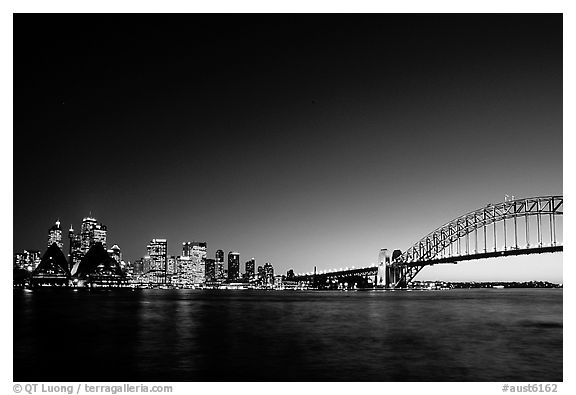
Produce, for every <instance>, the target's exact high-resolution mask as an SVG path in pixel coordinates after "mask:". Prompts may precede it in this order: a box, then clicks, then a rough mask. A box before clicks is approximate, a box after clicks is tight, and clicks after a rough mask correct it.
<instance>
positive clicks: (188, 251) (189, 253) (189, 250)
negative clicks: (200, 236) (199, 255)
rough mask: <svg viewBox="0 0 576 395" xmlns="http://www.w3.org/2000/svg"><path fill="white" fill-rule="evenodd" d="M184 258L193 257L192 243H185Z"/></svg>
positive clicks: (183, 247) (183, 248)
mask: <svg viewBox="0 0 576 395" xmlns="http://www.w3.org/2000/svg"><path fill="white" fill-rule="evenodd" d="M182 256H192V242H190V241H185V242H184V243H182Z"/></svg>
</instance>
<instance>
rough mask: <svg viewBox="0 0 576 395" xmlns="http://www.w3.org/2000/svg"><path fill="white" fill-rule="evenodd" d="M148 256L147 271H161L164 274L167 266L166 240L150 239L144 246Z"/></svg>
mask: <svg viewBox="0 0 576 395" xmlns="http://www.w3.org/2000/svg"><path fill="white" fill-rule="evenodd" d="M146 250H147V251H148V256H149V257H150V268H149V270H148V271H152V270H154V271H161V272H163V273H164V274H166V268H167V266H168V254H167V253H168V241H167V240H166V239H152V240H151V241H150V243H149V244H148V245H147V246H146Z"/></svg>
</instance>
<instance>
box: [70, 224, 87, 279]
mask: <svg viewBox="0 0 576 395" xmlns="http://www.w3.org/2000/svg"><path fill="white" fill-rule="evenodd" d="M68 241H69V242H70V252H69V253H68V263H69V264H70V270H72V268H73V267H74V266H75V265H78V264H80V261H81V260H82V257H83V255H82V238H81V235H77V234H74V228H73V227H72V225H70V229H68Z"/></svg>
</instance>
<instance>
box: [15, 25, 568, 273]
mask: <svg viewBox="0 0 576 395" xmlns="http://www.w3.org/2000/svg"><path fill="white" fill-rule="evenodd" d="M504 194H509V195H515V196H516V197H530V196H538V195H550V194H562V16H561V15H559V14H556V15H552V14H547V15H528V14H527V15H501V16H493V15H475V16H470V15H469V16H462V15H449V16H442V15H426V16H422V15H404V16H402V15H377V14H372V15H308V16H306V15H258V16H254V15H242V14H239V15H140V16H134V15H117V16H111V15H36V16H34V15H16V16H15V17H14V248H15V250H21V249H24V248H29V249H42V250H44V249H45V246H46V239H47V230H48V228H49V227H50V226H51V225H52V224H53V223H54V221H55V220H56V219H57V218H60V220H61V221H62V222H63V225H64V226H65V228H66V229H67V228H68V227H69V226H70V224H71V223H72V224H73V225H74V227H75V228H76V229H78V228H79V226H80V223H81V220H82V217H84V216H87V215H88V213H89V212H92V214H93V215H94V216H96V218H98V219H99V220H100V221H102V222H103V223H104V224H106V225H107V226H108V229H109V232H108V239H109V244H110V245H111V244H114V243H117V244H119V245H120V247H121V248H122V250H123V252H124V254H125V257H126V258H128V259H131V260H133V259H136V258H138V257H141V256H142V255H144V254H145V252H146V244H147V242H148V241H149V240H150V239H151V238H154V237H165V238H167V239H168V243H169V244H168V246H169V252H170V253H171V254H173V255H179V254H180V252H181V249H180V246H181V243H182V242H183V241H188V240H199V241H206V242H207V243H208V248H209V256H210V257H213V255H214V251H215V250H216V249H219V248H221V249H223V250H225V251H226V252H228V251H230V250H238V251H239V252H240V254H241V261H242V262H244V261H246V260H247V259H249V258H250V257H252V256H254V257H255V258H256V261H257V265H261V264H264V263H265V262H267V261H269V262H271V263H272V264H273V265H274V267H275V268H276V271H277V272H281V273H285V271H286V270H287V269H289V268H294V269H295V270H296V271H310V270H312V268H313V266H314V265H316V266H318V268H319V269H326V268H337V267H343V266H352V265H356V266H361V265H365V264H369V263H372V262H375V261H376V257H377V254H378V250H379V248H381V247H386V248H390V249H395V248H398V249H402V250H404V249H406V248H408V247H409V246H410V245H411V244H412V243H413V242H416V241H417V240H418V239H419V238H420V237H422V236H424V235H425V234H427V233H428V232H429V231H431V230H433V229H434V228H436V227H437V226H439V225H441V224H443V223H445V222H447V221H449V220H451V219H452V218H455V217H456V216H458V215H460V214H463V213H465V212H468V211H471V210H474V209H476V208H479V207H482V206H484V205H486V204H487V203H489V202H498V201H502V200H503V198H504ZM66 245H67V244H66ZM66 245H65V246H66ZM546 259H552V260H555V261H554V262H555V263H554V264H555V265H556V266H554V267H555V268H556V269H555V270H556V272H554V273H553V275H552V276H551V277H545V276H539V273H538V272H537V266H536V265H534V268H536V269H534V270H535V271H534V272H530V270H528V271H527V273H528V274H526V275H527V276H528V277H530V278H528V279H531V277H539V278H542V279H549V280H556V281H561V275H562V273H561V254H558V256H555V257H553V258H546ZM558 262H560V266H558ZM477 265H479V264H477ZM458 266H459V265H458ZM528 266H529V265H528ZM528 266H526V267H528ZM465 267H470V269H469V270H468V269H467V270H468V271H467V272H465V273H464V274H458V276H460V277H466V278H461V279H476V278H478V279H481V278H483V277H482V274H481V272H480V271H479V270H477V269H474V267H473V266H461V268H460V269H459V270H462V268H465ZM509 267H513V264H512V265H510V266H509ZM559 267H560V269H559V271H558V268H559ZM476 268H478V266H476ZM243 270H244V265H243V264H242V271H243ZM423 273H424V272H423ZM431 273H432V272H431ZM540 274H541V273H540ZM435 275H436V274H434V273H432V274H430V276H432V277H433V278H434V277H435ZM508 275H512V274H510V273H508V274H505V273H504V272H501V274H500V275H494V273H493V272H492V274H491V277H490V278H494V279H499V278H508V277H506V276H508ZM499 276H500V277H499ZM444 278H447V279H450V274H445V275H444ZM511 279H515V278H511ZM522 279H523V278H522Z"/></svg>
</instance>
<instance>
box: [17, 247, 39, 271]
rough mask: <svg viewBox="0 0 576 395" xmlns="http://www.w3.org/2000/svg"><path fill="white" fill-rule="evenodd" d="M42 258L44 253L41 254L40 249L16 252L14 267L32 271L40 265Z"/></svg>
mask: <svg viewBox="0 0 576 395" xmlns="http://www.w3.org/2000/svg"><path fill="white" fill-rule="evenodd" d="M41 259H42V255H41V254H40V251H36V250H24V251H22V252H18V253H16V254H14V267H15V268H17V269H25V270H28V271H29V272H31V271H32V270H34V269H36V268H37V267H38V265H39V264H40V261H41Z"/></svg>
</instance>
